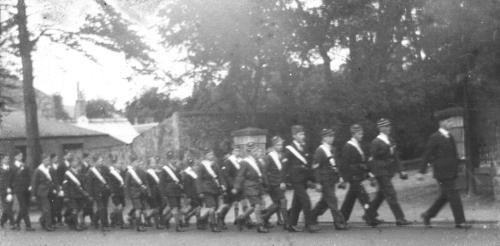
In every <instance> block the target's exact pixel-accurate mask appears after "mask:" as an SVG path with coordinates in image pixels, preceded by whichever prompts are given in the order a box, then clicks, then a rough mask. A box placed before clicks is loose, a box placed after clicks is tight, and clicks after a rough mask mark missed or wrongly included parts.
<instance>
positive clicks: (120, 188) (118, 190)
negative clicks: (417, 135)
mask: <svg viewBox="0 0 500 246" xmlns="http://www.w3.org/2000/svg"><path fill="white" fill-rule="evenodd" d="M109 170H110V172H109V175H108V176H107V181H108V184H109V188H110V191H111V193H112V194H118V195H121V194H123V193H124V186H125V179H124V178H123V177H124V174H125V173H124V172H123V171H121V170H119V169H116V168H115V170H116V172H117V173H118V175H120V177H121V178H122V180H121V181H120V180H119V179H118V178H117V177H115V176H114V175H113V174H111V168H110V169H109ZM122 181H123V183H122Z"/></svg>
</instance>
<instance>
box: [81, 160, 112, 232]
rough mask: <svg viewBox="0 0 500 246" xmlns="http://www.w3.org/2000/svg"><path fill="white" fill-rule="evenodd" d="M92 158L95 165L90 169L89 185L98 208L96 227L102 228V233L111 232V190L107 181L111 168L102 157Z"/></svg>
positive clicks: (95, 220)
mask: <svg viewBox="0 0 500 246" xmlns="http://www.w3.org/2000/svg"><path fill="white" fill-rule="evenodd" d="M92 158H93V162H94V165H92V166H91V167H90V168H89V171H88V174H87V185H88V191H89V193H90V196H91V197H92V199H93V200H94V202H95V204H96V207H97V211H96V213H95V215H94V216H95V217H94V220H93V221H94V226H97V227H99V226H100V228H101V230H102V231H109V229H110V228H109V220H108V204H109V196H110V195H111V190H110V187H109V184H108V181H107V179H106V177H108V176H109V167H107V166H106V165H105V164H104V159H103V157H102V156H100V155H95V156H93V157H92Z"/></svg>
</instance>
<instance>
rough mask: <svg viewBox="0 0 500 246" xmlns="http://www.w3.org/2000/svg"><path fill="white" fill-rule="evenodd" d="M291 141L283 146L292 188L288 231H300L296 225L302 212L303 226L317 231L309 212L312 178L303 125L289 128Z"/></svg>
mask: <svg viewBox="0 0 500 246" xmlns="http://www.w3.org/2000/svg"><path fill="white" fill-rule="evenodd" d="M291 131H292V137H293V141H292V144H290V145H287V146H286V148H285V156H286V159H287V162H286V164H285V166H286V168H285V172H286V176H287V180H288V181H289V183H290V184H291V186H292V189H293V199H292V205H291V208H290V210H289V216H288V219H289V222H288V231H290V232H297V231H301V229H299V228H298V227H297V222H298V220H299V214H300V212H301V211H303V212H304V218H305V227H306V229H307V230H308V231H309V232H317V231H319V227H318V226H317V225H315V224H314V220H313V217H312V213H311V199H310V198H309V195H308V194H307V188H308V182H310V181H311V180H312V179H313V177H312V176H313V175H312V170H311V165H310V161H309V154H308V153H307V150H306V147H305V140H306V135H305V132H304V127H303V126H301V125H294V126H292V128H291Z"/></svg>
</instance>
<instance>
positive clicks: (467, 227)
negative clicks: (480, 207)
mask: <svg viewBox="0 0 500 246" xmlns="http://www.w3.org/2000/svg"><path fill="white" fill-rule="evenodd" d="M455 228H457V229H466V230H467V229H470V228H472V225H471V224H467V223H465V222H464V223H460V224H456V225H455Z"/></svg>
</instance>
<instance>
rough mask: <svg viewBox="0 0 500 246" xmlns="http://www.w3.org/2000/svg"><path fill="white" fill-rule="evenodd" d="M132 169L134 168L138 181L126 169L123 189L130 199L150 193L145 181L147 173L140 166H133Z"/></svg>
mask: <svg viewBox="0 0 500 246" xmlns="http://www.w3.org/2000/svg"><path fill="white" fill-rule="evenodd" d="M133 169H134V170H135V173H136V174H137V177H138V178H139V180H140V182H139V183H138V182H137V181H136V180H135V179H134V178H133V177H132V175H131V174H130V172H128V171H127V174H126V175H125V190H126V192H127V194H128V196H129V197H130V198H132V199H137V198H141V197H142V198H144V197H147V196H148V195H149V194H150V191H149V189H148V187H147V183H146V180H147V173H146V172H145V171H144V170H143V169H142V168H137V167H134V168H133Z"/></svg>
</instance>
